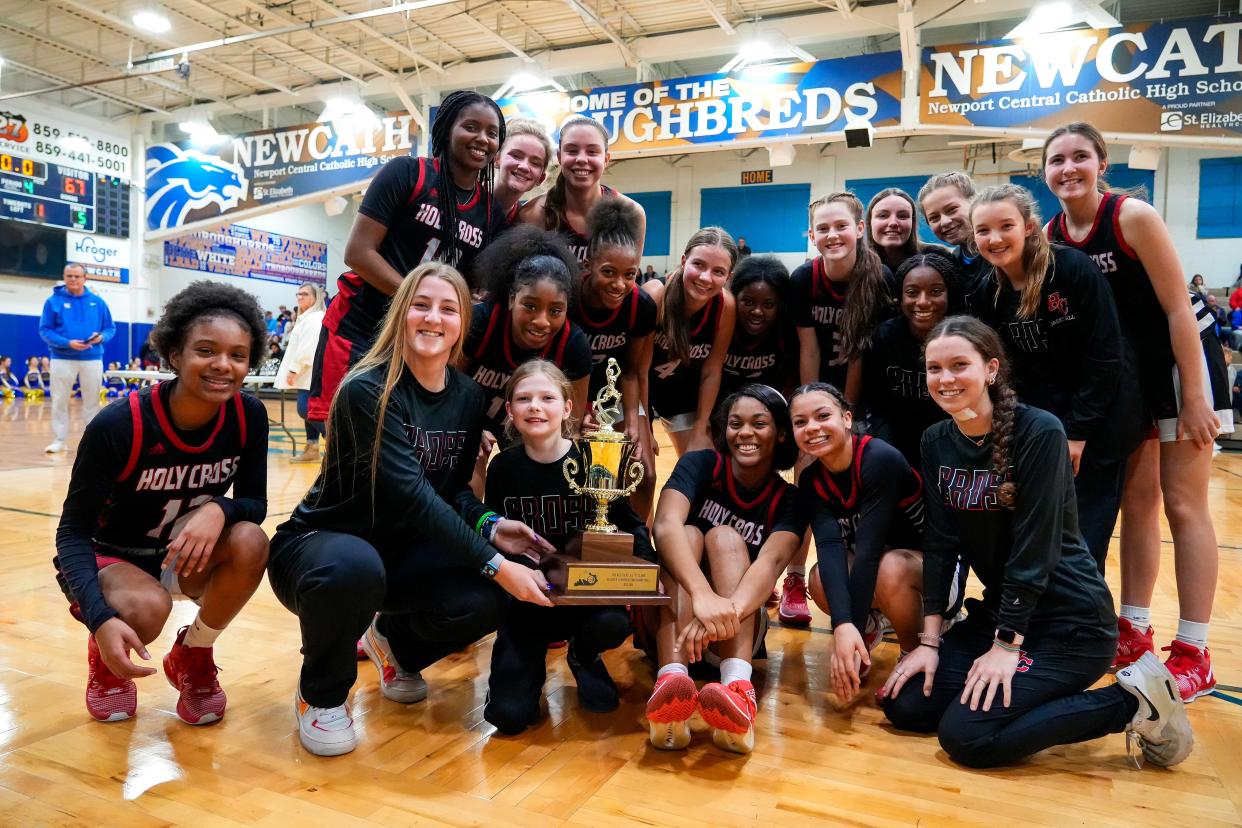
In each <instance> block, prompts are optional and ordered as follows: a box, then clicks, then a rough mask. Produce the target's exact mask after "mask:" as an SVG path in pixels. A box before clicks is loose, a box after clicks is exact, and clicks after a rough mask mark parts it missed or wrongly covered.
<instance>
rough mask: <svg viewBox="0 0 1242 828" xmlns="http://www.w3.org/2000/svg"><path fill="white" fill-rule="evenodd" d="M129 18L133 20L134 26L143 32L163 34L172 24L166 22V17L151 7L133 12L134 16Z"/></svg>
mask: <svg viewBox="0 0 1242 828" xmlns="http://www.w3.org/2000/svg"><path fill="white" fill-rule="evenodd" d="M130 19H131V20H133V22H134V25H135V26H137V27H138V28H140V29H142V30H143V31H144V32H155V33H156V34H163V33H164V32H166V31H168V30H169V29H171V28H172V24H171V23H169V22H168V18H167V17H165V16H164V15H162V14H160V13H159V12H157V11H154V10H152V9H144V10H143V11H140V12H134V16H133V17H132V18H130Z"/></svg>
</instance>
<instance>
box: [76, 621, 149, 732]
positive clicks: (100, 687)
mask: <svg viewBox="0 0 1242 828" xmlns="http://www.w3.org/2000/svg"><path fill="white" fill-rule="evenodd" d="M86 710H87V712H88V713H90V714H91V715H92V716H93V717H95V718H96V719H98V720H99V721H101V722H119V721H123V720H125V719H128V718H129V717H130V716H132V715H134V713H136V712H137V711H138V686H137V685H136V684H134V682H133V680H132V679H123V678H120V677H119V676H116V675H114V674H113V673H112V671H111V670H109V669H108V665H106V664H104V662H103V657H102V656H101V655H99V645H98V644H97V643H95V636H93V635H88V636H87V637H86Z"/></svg>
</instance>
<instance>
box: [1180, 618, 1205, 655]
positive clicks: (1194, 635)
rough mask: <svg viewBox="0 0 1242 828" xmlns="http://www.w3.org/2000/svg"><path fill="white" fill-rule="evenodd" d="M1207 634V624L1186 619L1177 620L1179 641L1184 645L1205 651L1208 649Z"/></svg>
mask: <svg viewBox="0 0 1242 828" xmlns="http://www.w3.org/2000/svg"><path fill="white" fill-rule="evenodd" d="M1207 634H1208V625H1207V624H1200V623H1199V622H1197V621H1187V620H1186V619H1185V618H1179V619H1177V640H1178V641H1180V642H1182V643H1183V644H1190V645H1192V646H1195V647H1198V648H1199V649H1200V650H1205V649H1207Z"/></svg>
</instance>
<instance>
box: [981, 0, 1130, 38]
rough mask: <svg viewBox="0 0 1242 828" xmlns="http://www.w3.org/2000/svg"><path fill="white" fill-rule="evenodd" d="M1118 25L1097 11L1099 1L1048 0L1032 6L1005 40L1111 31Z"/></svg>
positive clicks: (1099, 9) (1102, 10)
mask: <svg viewBox="0 0 1242 828" xmlns="http://www.w3.org/2000/svg"><path fill="white" fill-rule="evenodd" d="M1120 25H1121V21H1119V20H1118V19H1117V18H1116V17H1114V16H1113V15H1111V14H1109V13H1108V12H1106V11H1104V9H1102V8H1100V4H1099V0H1050V1H1049V2H1045V3H1039V4H1038V5H1036V6H1034V7H1033V8H1032V9H1031V10H1030V12H1028V13H1027V15H1026V19H1024V20H1023V21H1022V22H1021V23H1019V24H1018V25H1017V26H1014V27H1013V28H1012V29H1010V30H1009V32H1008V33H1007V34H1006V35H1005V38H1006V39H1007V40H1014V39H1015V38H1020V37H1032V36H1034V35H1042V34H1051V33H1053V32H1063V31H1066V30H1068V29H1081V28H1090V29H1115V28H1117V27H1118V26H1120Z"/></svg>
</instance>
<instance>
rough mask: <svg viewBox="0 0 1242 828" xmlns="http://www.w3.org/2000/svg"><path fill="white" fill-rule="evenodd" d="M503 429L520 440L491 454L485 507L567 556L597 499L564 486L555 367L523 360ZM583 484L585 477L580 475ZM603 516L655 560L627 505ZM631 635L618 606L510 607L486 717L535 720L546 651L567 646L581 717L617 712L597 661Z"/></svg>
mask: <svg viewBox="0 0 1242 828" xmlns="http://www.w3.org/2000/svg"><path fill="white" fill-rule="evenodd" d="M505 410H506V412H507V414H508V416H509V418H510V422H509V424H508V426H507V428H508V429H510V431H511V432H516V438H517V439H518V440H519V441H520V442H518V443H517V444H516V445H513V446H510V447H509V448H508V449H506V450H504V451H502V452H501V453H500V454H499V455H497V457H496V459H495V460H493V461H492V463H491V465H490V466H489V467H488V470H487V496H486V497H485V498H484V502H485V503H486V504H487V508H489V509H491V510H492V511H494V512H496V513H497V514H500V515H503V516H504V517H506V518H509V519H511V520H517V521H521V522H523V523H525V524H526V525H527V526H529V527H530V528H531V529H532V530H534V531H535V532H536V533H538V534H539V536H540V537H542V538H543V539H544V540H546V541H548V542H549V543H551V544H552V545H553V546H555V547H556V549H557V550H558V551H561V552H563V551H565V547H566V545H567V544H568V543H569V541H570V538H571V536H572V535H573V534H574V533H575V532H579V531H581V530H582V529H583V528H585V526H586V524H587V523H588V522H590V520H591V519H592V518H593V517H594V516H595V505H594V504H595V500H594V499H593V498H591V497H589V496H587V495H584V494H574V493H573V492H572V491H570V489H569V484H568V483H567V482H566V480H565V473H564V471H563V469H564V464H565V461H566V459H569V458H573V459H574V460H575V461H576V462H577V463H578V468H579V470H582V455H581V453H580V452H579V451H578V447H577V446H576V445H575V444H574V442H573V441H572V440H570V439H569V434H570V433H572V431H573V425H572V420H571V416H570V415H571V413H572V411H573V390H572V386H571V384H570V382H569V379H568V378H566V376H565V374H564V373H563V372H562V371H561V369H559V368H557V367H556V366H555V365H553V364H552V363H551V362H548V361H547V360H543V359H533V360H530V361H528V362H524V363H522V364H521V365H519V366H518V368H517V370H515V371H514V372H513V377H512V378H511V379H510V380H509V384H508V386H507V387H506V388H505ZM579 479H581V478H579ZM608 519H609V521H610V522H611V523H613V524H614V525H616V527H617V528H618V529H619V530H620V531H622V532H629V533H631V534H633V535H634V554H635V555H637V556H638V557H640V558H646V559H647V560H649V561H655V553H654V552H653V551H652V549H651V538H650V536H649V534H648V532H647V527H646V526H645V525H644V524H643V522H642V521H641V520H639V518H638V515H637V514H635V513H634V510H633V508H632V507H631V506H630V503H629V500H628V499H625V498H621V499H618V500H614V501H613V502H612V504H611V506H610V507H609V510H608ZM629 634H630V615H629V612H628V611H627V610H626V608H625V607H624V606H620V605H618V606H601V607H592V606H564V607H537V606H535V605H533V604H515V605H514V606H513V607H511V608H510V610H509V615H508V617H507V619H506V621H505V623H504V624H503V625H502V626H501V627H500V631H499V632H498V633H497V635H496V643H495V645H493V647H492V672H491V677H490V679H489V681H488V694H487V705H486V707H484V708H483V718H485V719H487V721H489V722H491V723H492V724H494V725H495V726H496V728H497V729H498V730H499V731H500V732H501V733H505V734H516V733H521V732H522V731H523V730H525V729H526V728H527V727H528V726H529V725H532V724H534V723H535V721H536V720H537V719H538V718H539V715H540V713H539V699H540V697H541V696H542V695H543V682H544V678H545V664H544V662H545V658H546V656H547V651H548V644H549V643H550V642H553V641H565V640H568V641H569V650H568V653H567V660H568V662H569V669H570V672H572V673H573V675H574V678H575V680H577V682H578V702H579V704H580V705H581V706H582V708H583V709H584V710H589V711H591V712H592V713H607V712H610V711H612V710H615V709H616V708H617V704H618V696H617V686H616V685H615V684H614V683H613V681H612V677H611V676H610V675H609V674H608V668H607V667H606V666H604V661H603V659H602V658H601V657H600V654H601V653H603V652H604V651H605V650H611V649H613V648H614V647H618V646H620V645H621V643H622V642H623V641H625V639H626V637H627V636H629Z"/></svg>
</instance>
